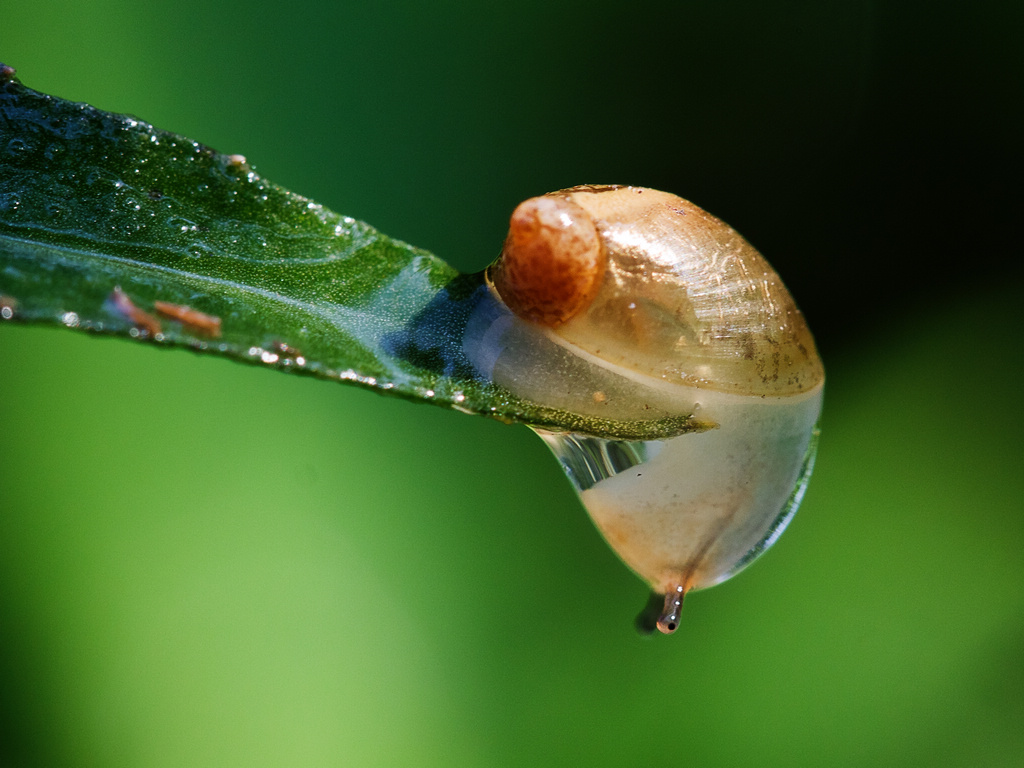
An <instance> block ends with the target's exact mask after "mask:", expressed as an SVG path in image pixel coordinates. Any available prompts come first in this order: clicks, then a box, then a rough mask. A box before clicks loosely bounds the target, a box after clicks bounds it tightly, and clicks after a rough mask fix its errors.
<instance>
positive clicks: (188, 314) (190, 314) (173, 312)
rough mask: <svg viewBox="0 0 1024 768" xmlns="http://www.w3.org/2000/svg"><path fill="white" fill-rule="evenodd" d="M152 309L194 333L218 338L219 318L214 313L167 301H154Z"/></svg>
mask: <svg viewBox="0 0 1024 768" xmlns="http://www.w3.org/2000/svg"><path fill="white" fill-rule="evenodd" d="M153 309H155V310H156V311H157V313H158V314H160V315H162V316H164V317H167V318H170V319H171V320H177V321H178V322H179V323H181V324H182V325H184V326H185V327H187V328H188V329H190V330H192V331H194V332H195V333H198V334H201V335H203V336H209V337H210V338H213V339H219V338H220V318H219V317H217V316H216V315H208V314H206V313H205V312H200V311H199V310H197V309H192V307H187V306H185V305H183V304H171V303H170V302H169V301H154V302H153Z"/></svg>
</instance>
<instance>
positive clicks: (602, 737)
mask: <svg viewBox="0 0 1024 768" xmlns="http://www.w3.org/2000/svg"><path fill="white" fill-rule="evenodd" d="M1022 34H1024V5H1022V4H1020V3H1016V2H1009V1H1007V2H996V1H995V0H981V2H978V3H974V4H972V5H971V6H970V10H967V8H966V6H964V5H963V4H958V3H952V2H939V3H935V2H928V3H926V2H908V1H900V2H889V3H881V2H879V3H869V2H860V1H851V2H844V3H820V2H776V3H759V2H739V1H738V0H733V1H725V2H715V3H710V2H681V1H677V2H673V3H631V4H624V3H620V2H608V1H606V0H592V1H591V2H586V3H584V2H570V1H568V0H543V1H540V0H536V1H534V0H529V1H528V2H525V3H517V4H515V5H512V6H507V7H506V6H503V5H497V4H494V5H484V4H478V3H469V2H437V1H436V0H435V2H432V3H414V2H395V3H369V2H364V3H328V2H323V1H322V0H313V1H311V2H305V3H301V4H297V5H295V6H290V7H288V6H286V4H252V3H243V2H239V1H238V0H213V1H212V2H211V1H210V0H206V1H205V2H198V0H176V2H168V1H167V0H152V1H151V2H148V3H138V2H128V0H95V1H93V2H88V3H73V2H69V0H60V1H59V0H33V2H31V3H26V2H21V3H7V4H5V7H4V10H3V13H2V18H0V61H3V62H5V63H8V64H11V65H13V66H14V67H16V68H17V69H18V72H19V76H20V77H21V78H22V79H23V81H24V82H25V83H27V84H28V85H30V86H32V87H34V88H37V89H39V90H43V91H47V92H50V93H54V94H58V95H61V96H64V97H66V98H72V99H78V100H83V101H88V102H90V103H92V104H95V105H97V106H99V107H102V108H105V109H109V110H113V111H119V112H130V113H133V114H136V115H139V116H141V117H143V118H144V119H146V120H148V121H150V122H152V123H154V124H156V125H158V126H160V127H162V128H167V129H170V130H174V131H177V132H179V133H183V134H185V135H187V136H189V137H191V138H194V139H197V140H199V141H202V142H204V143H206V144H209V145H211V146H213V147H216V148H217V149H219V150H221V151H223V152H231V153H242V154H245V155H246V156H247V157H248V158H249V160H250V161H251V162H252V163H253V164H254V165H255V166H256V167H257V168H258V169H259V170H260V172H261V173H263V174H264V175H266V176H267V177H269V178H270V179H272V180H274V181H276V182H278V183H280V184H283V185H285V186H287V187H289V188H291V189H294V190H296V191H298V192H300V193H302V194H306V195H309V196H311V197H313V198H315V199H317V200H318V201H320V202H322V203H324V204H325V205H328V206H329V207H331V208H333V209H335V210H337V211H339V212H341V213H345V214H348V215H352V216H355V217H357V218H361V219H364V220H366V221H369V222H370V223H372V224H373V225H375V226H377V227H378V228H379V229H381V230H382V231H384V232H386V233H388V234H390V235H392V236H395V237H398V238H401V239H403V240H407V241H409V242H411V243H414V244H416V245H419V246H422V247H425V248H429V249H430V250H433V251H434V252H436V253H438V254H439V255H441V256H442V257H444V258H445V259H447V260H449V261H451V262H452V263H453V264H455V265H456V266H458V267H459V268H461V269H463V270H466V271H469V270H476V269H480V268H482V267H483V266H484V265H485V264H487V263H488V262H489V261H491V260H492V259H493V257H494V256H495V255H496V252H497V250H498V247H499V245H500V242H501V239H502V237H503V235H504V228H505V223H506V221H507V216H508V213H509V212H510V211H511V209H512V208H513V207H514V205H515V204H516V203H517V202H518V201H520V200H521V199H524V198H526V197H529V196H531V195H535V194H538V193H542V192H545V191H548V190H551V189H556V188H560V187H564V186H569V185H573V184H579V183H585V182H595V183H610V182H618V183H632V184H641V185H645V186H652V187H658V188H663V189H666V190H670V191H673V192H676V193H678V194H681V195H683V196H684V197H687V198H690V199H692V200H694V201H696V202H697V203H698V204H700V205H702V206H704V207H706V208H708V209H709V210H711V211H712V212H714V213H715V214H717V215H719V216H721V217H722V218H724V219H725V220H726V221H728V222H730V223H731V224H732V225H733V226H735V227H736V228H737V229H739V230H740V231H741V232H743V233H744V234H745V235H746V236H747V237H748V239H750V240H751V241H753V242H754V244H755V245H757V246H758V247H759V248H760V249H761V250H762V251H763V252H764V253H765V254H766V255H767V256H768V258H769V259H770V260H771V261H772V262H773V263H774V264H775V266H776V267H777V268H778V270H779V272H780V273H781V274H782V275H783V277H784V278H785V279H786V281H787V283H789V285H790V287H791V289H792V290H793V293H794V294H795V296H796V298H797V301H798V302H799V303H800V304H801V306H802V307H803V308H804V310H805V313H806V314H807V316H808V318H809V321H810V322H811V326H812V328H813V329H814V330H815V333H816V335H817V337H818V341H819V345H820V347H821V350H822V353H823V355H824V358H825V362H826V367H827V369H828V373H829V384H828V392H827V397H826V412H825V416H824V419H823V430H824V433H823V438H822V442H821V450H820V455H819V462H818V469H817V472H816V475H815V477H814V479H813V481H812V482H811V485H810V488H809V492H808V494H807V497H806V500H805V503H804V506H803V509H802V510H801V512H800V513H799V514H798V515H797V517H796V520H795V521H794V523H793V525H792V526H791V528H790V530H789V531H788V532H787V533H786V535H785V536H783V537H782V539H781V540H780V542H779V543H778V544H777V545H776V547H775V548H774V549H773V550H772V552H771V553H769V554H768V555H767V556H766V557H765V558H764V559H763V560H762V561H761V562H759V563H758V564H757V565H756V566H754V567H753V568H752V569H751V570H750V571H749V572H746V573H744V574H742V575H741V576H740V577H738V578H737V579H735V580H734V581H731V582H728V583H727V584H726V585H723V586H721V587H718V588H716V589H714V590H711V591H708V592H702V593H697V594H694V595H692V596H691V597H690V598H689V599H688V600H687V606H686V610H685V614H684V619H685V620H684V622H683V626H682V629H681V630H680V632H679V633H677V634H676V635H675V636H674V637H671V638H664V637H655V638H652V639H650V640H644V639H641V638H639V637H638V636H637V635H636V634H635V633H634V631H633V628H632V619H633V616H634V614H635V613H636V612H637V611H638V610H639V608H640V607H641V605H642V604H643V602H644V599H645V589H644V587H643V585H642V584H641V583H640V582H639V581H638V580H637V579H636V578H634V577H633V576H632V575H631V574H630V573H629V572H628V571H627V570H626V569H625V567H624V566H622V565H621V564H620V563H619V562H618V561H617V560H616V559H615V557H614V555H613V554H612V553H611V551H610V550H609V549H608V548H607V547H606V546H605V545H604V543H603V542H602V541H601V540H600V538H599V536H598V534H597V533H596V531H595V530H594V529H593V527H592V526H591V525H590V523H589V521H588V520H587V518H586V516H585V513H584V511H583V509H582V508H581V507H580V505H579V504H578V502H577V501H576V499H575V498H574V496H573V494H572V492H571V489H570V487H569V484H568V483H567V482H566V481H565V479H564V478H563V477H562V476H561V475H560V471H559V469H558V467H557V466H556V464H555V462H554V461H553V460H552V459H551V458H550V456H548V455H547V453H546V449H545V448H544V446H543V445H542V444H541V442H540V441H539V440H537V439H535V438H534V437H533V436H532V435H531V434H530V433H529V431H528V430H527V429H525V428H522V427H507V426H503V425H501V424H498V423H493V422H489V421H486V420H483V419H473V418H468V417H464V416H460V415H457V414H454V413H448V412H445V411H442V410H440V409H434V408H429V407H424V406H418V405H412V404H409V403H406V402H402V401H393V400H389V399H387V398H383V397H379V396H377V395H375V394H372V393H367V392H363V391H357V390H353V389H346V388H345V387H341V386H338V385H336V384H331V383H325V382H319V381H313V380H307V379H301V378H295V377H290V376H287V375H283V374H278V373H270V372H267V371H263V370H257V369H255V368H248V367H244V366H238V365H233V364H230V363H228V362H225V361H223V360H216V359H207V358H199V357H196V356H193V355H190V354H188V353H185V352H181V351H162V350H156V349H152V348H148V347H144V346H135V345H132V344H128V343H124V342H122V341H113V340H108V339H97V338H90V337H87V336H84V335H79V334H74V333H69V332H64V331H58V330H50V329H36V328H24V327H14V326H11V325H9V324H8V325H4V326H3V327H0V764H2V765H5V766H6V765H11V766H65V765H66V766H81V765H90V766H114V765H131V766H181V765H195V766H206V765H209V766H234V765H238V766H262V765H266V766H279V765H309V766H321V765H323V766H328V765H329V766H335V765H354V766H378V765H379V766H390V765H399V764H401V765H413V766H434V765H436V766H453V765H458V766H461V765H465V766H536V765H592V766H626V765H640V764H651V763H657V764H663V765H664V764H670V765H677V764H679V765H702V766H747V765H750V766H772V765H779V766H820V765H830V766H875V765H898V766H915V765H920V766H945V765H949V766H1003V765H1005V766H1017V765H1020V764H1021V762H1022V760H1024V514H1022V512H1024V509H1022V507H1024V503H1022V499H1024V472H1022V471H1021V466H1022V459H1024V440H1022V436H1021V435H1022V428H1024V417H1022V416H1024V415H1022V407H1021V404H1020V401H1021V393H1022V387H1021V385H1020V376H1021V374H1022V362H1024V355H1022V353H1021V351H1020V344H1019V341H1018V326H1019V322H1020V317H1021V311H1022V308H1024V307H1022V303H1024V302H1022V288H1024V279H1022V276H1024V272H1022V267H1021V264H1022V259H1021V255H1022V249H1021V246H1020V236H1019V227H1020V224H1019V217H1020V212H1021V209H1022V205H1021V204H1022V197H1024V196H1022V194H1021V191H1020V189H1021V178H1022V176H1024V143H1022V142H1021V140H1020V138H1021V136H1024V119H1022V114H1021V110H1020V105H1021V96H1022V94H1024V57H1022V56H1021V50H1020V40H1021V39H1022Z"/></svg>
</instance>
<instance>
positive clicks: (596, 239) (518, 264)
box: [488, 196, 605, 328]
mask: <svg viewBox="0 0 1024 768" xmlns="http://www.w3.org/2000/svg"><path fill="white" fill-rule="evenodd" d="M604 271H605V254H604V247H603V245H602V243H601V236H600V234H599V233H598V231H597V227H596V226H595V225H594V220H593V219H592V218H591V217H590V214H588V213H587V212H586V211H585V210H583V208H581V207H580V206H579V205H577V204H576V203H574V202H572V201H571V200H569V199H567V198H564V197H555V196H545V197H532V198H530V199H529V200H526V201H524V202H522V203H520V204H519V206H518V207H517V208H516V209H515V211H513V212H512V219H511V221H510V222H509V231H508V237H507V238H506V239H505V245H504V247H503V248H502V251H501V258H500V259H499V260H498V261H497V262H496V263H495V264H494V265H492V266H491V268H490V269H489V270H488V276H489V277H490V279H491V282H492V283H493V284H494V288H495V290H497V292H498V295H499V296H501V299H502V301H504V302H505V304H506V305H507V306H508V308H509V309H511V310H512V311H513V312H514V313H515V314H516V315H517V316H518V317H520V318H522V319H524V320H529V321H531V322H534V323H539V324H541V325H546V326H548V327H549V328H556V327H558V326H559V325H562V324H563V323H565V322H566V321H568V320H569V319H570V318H572V317H573V316H575V315H577V314H579V313H580V312H581V311H583V310H584V309H586V308H587V307H588V306H589V305H590V303H591V302H592V301H593V300H594V296H595V295H596V294H597V291H598V288H600V286H601V281H602V279H603V278H604Z"/></svg>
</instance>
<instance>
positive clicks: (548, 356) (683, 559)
mask: <svg viewBox="0 0 1024 768" xmlns="http://www.w3.org/2000/svg"><path fill="white" fill-rule="evenodd" d="M486 278H487V284H488V288H489V291H490V294H489V300H488V301H484V302H482V303H481V304H480V306H479V307H477V309H476V310H475V312H474V314H473V316H472V317H471V318H470V320H469V323H468V324H467V327H466V333H465V338H464V340H463V349H464V352H465V354H466V356H467V357H468V358H469V360H470V361H471V362H472V364H473V366H474V367H475V368H476V371H477V373H478V374H479V375H481V376H482V377H485V378H487V379H490V380H491V381H494V382H495V383H497V384H499V385H501V386H503V387H506V388H507V389H508V390H510V391H511V392H512V393H514V394H516V395H517V396H520V397H525V398H528V399H533V400H536V401H539V402H545V403H548V404H550V405H553V406H555V407H561V408H565V409H567V410H574V411H575V412H577V413H583V414H586V415H588V416H595V417H603V418H608V419H624V420H629V419H633V420H637V419H650V418H659V417H671V416H677V417H678V416H689V417H691V419H692V423H693V424H696V425H699V426H698V428H695V429H692V430H689V431H686V432H684V433H683V434H679V435H677V436H674V437H669V438H666V439H660V440H640V441H626V440H608V439H605V438H598V437H594V436H590V435H586V434H576V433H567V432H553V431H549V430H545V429H539V428H534V429H535V431H536V432H537V433H538V434H539V435H540V437H541V438H542V439H543V440H544V441H545V442H546V443H547V444H548V446H549V447H550V448H551V450H552V451H553V453H554V454H555V456H556V457H557V458H558V460H559V462H560V463H561V465H562V467H563V469H564V470H565V472H566V474H567V475H568V476H569V478H570V480H571V481H572V482H573V484H574V486H575V487H576V489H577V491H578V493H579V496H580V498H581V499H582V501H583V504H584V506H585V507H586V508H587V510H588V512H589V514H590V516H591V518H592V519H593V521H594V523H595V524H596V525H597V527H598V529H599V530H600V531H601V533H602V535H603V536H604V538H605V539H606V540H607V542H608V543H609V544H610V545H611V547H612V548H613V549H614V550H615V551H616V553H617V554H618V555H619V557H620V558H621V559H622V560H623V561H624V562H625V563H626V565H627V566H629V567H630V568H631V569H632V570H633V571H634V572H635V573H636V574H637V575H639V576H640V578H642V579H643V580H644V581H645V582H647V584H648V585H649V586H650V587H651V590H652V593H653V594H654V595H655V597H656V600H657V603H658V606H659V607H658V609H657V610H656V611H655V613H656V614H657V616H656V617H651V618H653V619H654V621H653V623H654V624H656V626H657V628H658V629H659V630H661V631H662V632H665V633H671V632H673V631H675V629H676V628H677V627H678V624H679V610H680V606H681V604H682V600H683V597H684V596H685V595H686V593H688V592H689V591H690V590H693V589H700V588H705V587H710V586H713V585H715V584H718V583H720V582H722V581H724V580H725V579H727V578H729V577H730V576H732V575H734V574H735V573H737V572H738V571H739V570H741V569H742V568H744V567H745V566H746V565H748V564H749V563H750V562H751V561H753V560H754V559H755V558H756V557H757V556H758V555H760V554H761V553H762V552H764V551H765V550H766V549H767V548H768V547H769V546H771V544H773V543H774V542H775V540H776V539H777V538H778V536H779V535H780V534H781V533H782V531H783V529H784V528H785V527H786V525H787V524H788V522H789V520H790V519H791V517H792V515H793V514H794V512H795V511H796V508H797V506H798V505H799V503H800V500H801V498H802V496H803V492H804V488H805V487H806V483H807V481H808V479H809V476H810V472H811V469H812V466H813V461H814V454H815V448H816V435H817V428H816V424H817V420H818V416H819V414H820V411H821V403H822V389H823V385H824V378H825V375H824V369H823V367H822V364H821V360H820V358H819V357H818V353H817V351H816V349H815V345H814V339H813V337H812V336H811V333H810V331H809V330H808V328H807V324H806V322H805V321H804V318H803V316H802V314H801V313H800V311H799V310H798V309H797V307H796V304H795V303H794V301H793V299H792V297H791V296H790V294H789V292H788V291H787V290H786V288H785V286H784V285H783V283H782V281H781V279H780V278H779V276H778V275H777V274H776V273H775V271H774V270H773V269H772V268H771V266H770V265H769V264H768V262H767V261H765V259H764V258H763V257H762V256H761V255H760V254H759V253H758V252H757V251H756V250H755V249H754V248H753V246H751V245H750V244H749V243H748V242H747V241H746V240H744V239H743V238H742V237H741V236H740V235H739V234H738V233H737V232H736V231H735V230H733V229H732V228H731V227H729V226H728V225H727V224H725V223H723V222H722V221H720V220H718V219H716V218H715V217H713V216H711V215H710V214H708V213H706V212H705V211H703V210H702V209H700V208H698V207H697V206H696V205H694V204H692V203H690V202H688V201H686V200H683V199H682V198H679V197H677V196H675V195H672V194H669V193H665V192H659V191H656V190H652V189H646V188H642V187H629V186H617V185H588V186H581V187H573V188H571V189H565V190H561V191H558V192H552V193H550V194H547V195H544V196H541V197H535V198H531V199H529V200H526V201H525V202H523V203H522V204H520V205H519V206H518V207H517V208H516V209H515V212H514V213H513V214H512V217H511V221H510V229H509V234H508V237H507V238H506V240H505V244H504V247H503V249H502V253H501V256H500V257H499V259H498V260H497V261H496V262H495V263H494V264H492V265H491V266H490V267H489V268H488V270H487V272H486ZM641 618H642V620H643V621H644V623H645V624H647V627H646V628H647V629H648V631H649V630H650V629H653V627H651V626H650V624H651V623H652V622H651V621H650V620H648V619H643V617H641Z"/></svg>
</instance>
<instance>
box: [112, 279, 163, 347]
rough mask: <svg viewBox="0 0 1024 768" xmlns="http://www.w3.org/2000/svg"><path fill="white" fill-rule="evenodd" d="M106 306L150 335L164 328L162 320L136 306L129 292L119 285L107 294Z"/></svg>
mask: <svg viewBox="0 0 1024 768" xmlns="http://www.w3.org/2000/svg"><path fill="white" fill-rule="evenodd" d="M104 306H105V307H106V308H107V309H108V310H110V311H111V312H113V313H114V314H116V315H119V316H121V317H122V318H124V319H125V320H127V321H128V322H130V323H131V324H132V325H134V326H135V327H136V328H138V329H139V330H140V331H143V332H144V333H148V334H149V335H150V336H156V335H157V334H158V333H160V332H161V330H162V328H161V326H160V321H159V320H157V319H156V318H155V317H153V315H151V314H149V312H146V311H145V310H142V309H139V308H138V307H137V306H135V304H134V302H132V300H131V299H130V298H128V294H127V293H125V292H124V291H122V290H121V286H119V285H118V286H114V290H112V291H111V292H110V295H109V296H107V300H106V302H105V303H104Z"/></svg>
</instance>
